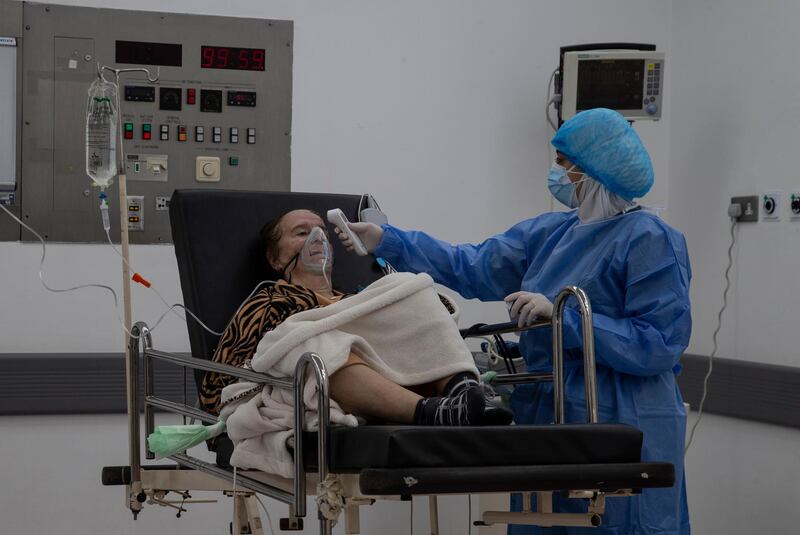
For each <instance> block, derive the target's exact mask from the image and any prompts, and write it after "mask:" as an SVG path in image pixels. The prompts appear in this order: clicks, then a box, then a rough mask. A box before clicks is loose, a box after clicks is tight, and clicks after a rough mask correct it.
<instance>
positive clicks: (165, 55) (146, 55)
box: [116, 41, 183, 67]
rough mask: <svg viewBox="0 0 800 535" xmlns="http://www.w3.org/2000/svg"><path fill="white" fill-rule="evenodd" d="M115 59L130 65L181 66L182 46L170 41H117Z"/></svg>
mask: <svg viewBox="0 0 800 535" xmlns="http://www.w3.org/2000/svg"><path fill="white" fill-rule="evenodd" d="M116 61H117V63H129V64H132V65H164V66H166V67H181V66H182V65H183V47H182V46H181V45H179V44H172V43H145V42H141V41H117V42H116Z"/></svg>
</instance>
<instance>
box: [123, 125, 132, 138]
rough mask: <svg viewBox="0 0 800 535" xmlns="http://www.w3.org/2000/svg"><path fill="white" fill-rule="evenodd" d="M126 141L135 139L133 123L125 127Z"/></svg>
mask: <svg viewBox="0 0 800 535" xmlns="http://www.w3.org/2000/svg"><path fill="white" fill-rule="evenodd" d="M123 130H124V132H125V139H133V123H125V124H124V126H123Z"/></svg>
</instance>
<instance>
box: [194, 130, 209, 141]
mask: <svg viewBox="0 0 800 535" xmlns="http://www.w3.org/2000/svg"><path fill="white" fill-rule="evenodd" d="M194 140H195V141H196V142H198V143H203V142H204V141H205V140H206V134H205V129H204V128H203V127H202V126H195V127H194Z"/></svg>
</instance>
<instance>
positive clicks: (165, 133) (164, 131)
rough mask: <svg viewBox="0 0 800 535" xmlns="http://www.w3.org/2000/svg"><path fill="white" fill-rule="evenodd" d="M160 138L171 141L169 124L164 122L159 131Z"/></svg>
mask: <svg viewBox="0 0 800 535" xmlns="http://www.w3.org/2000/svg"><path fill="white" fill-rule="evenodd" d="M159 138H160V139H161V141H169V125H168V124H162V125H161V131H160V132H159Z"/></svg>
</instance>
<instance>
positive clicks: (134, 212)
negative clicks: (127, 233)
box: [128, 195, 144, 231]
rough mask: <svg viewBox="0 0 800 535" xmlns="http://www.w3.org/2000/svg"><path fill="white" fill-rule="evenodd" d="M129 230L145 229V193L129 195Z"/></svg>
mask: <svg viewBox="0 0 800 535" xmlns="http://www.w3.org/2000/svg"><path fill="white" fill-rule="evenodd" d="M128 230H133V231H142V230H144V196H143V195H128Z"/></svg>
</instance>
